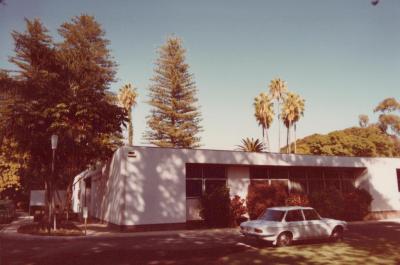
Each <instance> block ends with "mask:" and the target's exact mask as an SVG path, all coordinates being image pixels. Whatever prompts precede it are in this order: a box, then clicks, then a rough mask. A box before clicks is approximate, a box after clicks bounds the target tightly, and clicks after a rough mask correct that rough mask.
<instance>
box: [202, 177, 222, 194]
mask: <svg viewBox="0 0 400 265" xmlns="http://www.w3.org/2000/svg"><path fill="white" fill-rule="evenodd" d="M205 182H206V185H205V189H206V190H205V192H207V193H211V192H213V191H214V190H216V189H218V188H221V187H225V186H226V181H225V180H215V179H206V180H205Z"/></svg>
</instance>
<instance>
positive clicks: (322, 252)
mask: <svg viewBox="0 0 400 265" xmlns="http://www.w3.org/2000/svg"><path fill="white" fill-rule="evenodd" d="M379 225H380V226H386V229H384V230H383V229H377V225H372V224H371V225H363V226H352V227H351V228H350V231H349V232H348V234H347V237H346V238H345V240H344V241H343V242H339V243H332V242H329V241H328V242H327V241H319V242H310V241H309V242H302V243H298V244H294V245H293V246H289V247H284V248H274V247H271V246H266V245H265V244H264V245H260V244H259V243H253V244H251V243H249V245H250V246H252V245H253V248H251V249H248V250H246V251H243V252H238V253H234V254H232V255H229V256H224V257H221V258H220V260H219V263H221V264H232V265H234V264H300V265H301V264H357V265H364V264H368V265H370V264H385V265H386V264H387V265H389V264H400V224H399V223H393V224H392V223H382V224H379Z"/></svg>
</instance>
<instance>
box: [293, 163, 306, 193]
mask: <svg viewBox="0 0 400 265" xmlns="http://www.w3.org/2000/svg"><path fill="white" fill-rule="evenodd" d="M289 177H290V189H291V191H293V192H300V193H307V178H306V172H305V168H302V167H292V168H290V169H289Z"/></svg>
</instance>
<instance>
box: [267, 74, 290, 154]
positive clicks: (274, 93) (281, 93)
mask: <svg viewBox="0 0 400 265" xmlns="http://www.w3.org/2000/svg"><path fill="white" fill-rule="evenodd" d="M287 91H288V88H287V84H286V82H285V81H283V80H281V79H280V78H275V79H273V80H271V82H270V83H269V93H270V95H271V97H272V99H273V100H276V102H277V103H278V104H277V108H278V111H277V114H278V135H279V140H278V141H279V142H278V150H280V148H281V122H280V121H281V116H280V105H281V104H282V101H283V99H284V98H285V95H286V93H287Z"/></svg>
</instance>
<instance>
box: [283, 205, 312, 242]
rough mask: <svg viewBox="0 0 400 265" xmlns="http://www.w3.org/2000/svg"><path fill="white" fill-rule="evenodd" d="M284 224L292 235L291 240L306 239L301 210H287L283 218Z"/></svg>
mask: <svg viewBox="0 0 400 265" xmlns="http://www.w3.org/2000/svg"><path fill="white" fill-rule="evenodd" d="M285 222H286V225H287V228H288V229H289V231H291V232H292V234H293V239H295V240H297V239H303V238H306V237H307V235H306V227H305V226H306V223H305V221H304V217H303V214H302V212H301V210H289V211H287V213H286V216H285Z"/></svg>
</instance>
